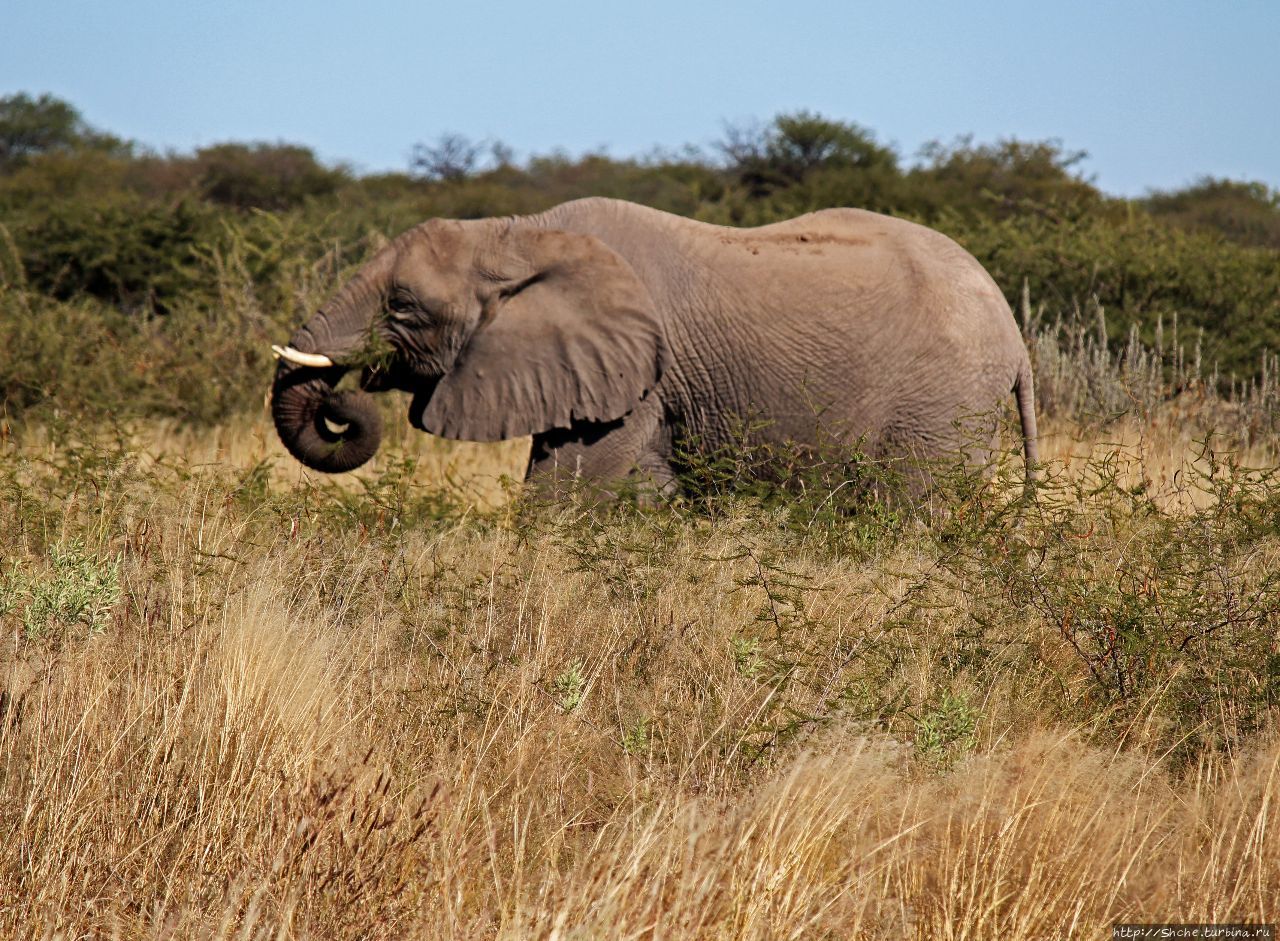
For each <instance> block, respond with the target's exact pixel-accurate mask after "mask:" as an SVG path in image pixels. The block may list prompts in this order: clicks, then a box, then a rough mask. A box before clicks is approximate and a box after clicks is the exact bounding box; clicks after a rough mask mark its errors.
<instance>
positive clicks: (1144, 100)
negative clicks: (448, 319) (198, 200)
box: [0, 0, 1280, 195]
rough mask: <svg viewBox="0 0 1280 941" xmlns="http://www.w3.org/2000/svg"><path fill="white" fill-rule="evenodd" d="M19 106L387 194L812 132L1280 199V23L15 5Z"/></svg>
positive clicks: (889, 10)
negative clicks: (568, 160) (490, 170)
mask: <svg viewBox="0 0 1280 941" xmlns="http://www.w3.org/2000/svg"><path fill="white" fill-rule="evenodd" d="M16 91H29V92H44V91H48V92H52V93H53V94H55V95H58V96H60V97H63V98H65V99H67V100H69V101H71V102H72V103H73V104H74V105H76V106H77V107H78V108H79V109H80V110H81V112H82V113H83V114H84V115H85V117H86V118H87V119H88V120H89V121H90V122H91V123H92V124H94V125H96V126H98V127H101V128H103V129H104V130H109V131H112V132H114V133H117V134H120V135H122V136H126V137H131V138H134V139H137V140H138V141H140V142H142V143H144V144H146V145H149V146H151V147H154V148H156V149H161V150H163V149H169V148H175V149H179V150H189V149H191V148H194V147H196V146H200V145H205V144H211V143H216V142H220V141H225V140H285V141H290V142H296V143H302V144H306V145H308V146H311V147H313V148H315V150H316V151H317V153H319V154H320V156H321V157H323V158H324V159H326V160H331V161H338V160H341V161H347V162H349V163H351V164H352V165H354V166H355V167H356V168H357V169H360V170H363V171H374V170H386V169H390V170H399V169H404V168H405V167H406V165H407V160H408V155H409V153H410V151H411V150H412V147H413V144H414V143H415V142H418V141H428V140H433V139H434V138H436V137H437V136H438V135H439V134H440V133H442V132H445V131H453V132H460V133H463V134H466V135H468V136H470V137H472V138H497V139H501V140H503V141H505V142H506V143H508V144H509V145H511V146H512V147H514V148H515V149H516V151H517V153H518V154H519V155H527V154H529V153H530V152H546V151H548V150H550V149H552V148H554V147H563V148H565V149H567V150H568V151H570V152H571V153H579V152H582V151H584V150H587V149H596V148H605V149H607V151H608V152H609V153H611V154H613V155H615V156H621V155H630V154H641V153H644V152H646V151H649V150H651V149H652V148H654V147H655V146H662V147H666V148H676V147H679V146H680V145H682V144H685V143H693V144H698V145H703V146H706V145H709V144H710V143H711V142H713V141H714V140H715V139H716V138H717V137H719V135H720V134H721V131H722V128H723V125H724V123H725V122H726V121H729V122H734V123H744V122H747V121H749V120H751V119H760V120H767V119H768V118H769V117H771V116H772V115H774V114H776V113H777V112H779V111H784V110H796V109H800V108H808V109H811V110H817V111H820V112H821V113H823V114H825V115H827V116H828V117H833V118H839V119H841V120H849V121H855V122H857V123H859V124H862V125H863V126H865V127H868V128H870V129H871V130H873V131H874V132H875V134H876V136H877V137H878V139H880V140H881V141H884V142H888V143H891V144H893V145H895V146H896V147H897V148H898V150H899V152H900V153H902V154H903V155H904V156H905V157H907V158H910V157H911V156H912V155H913V154H914V153H915V152H916V150H917V149H918V148H919V146H920V145H921V144H922V143H924V142H926V141H928V140H931V139H935V138H940V139H943V140H950V139H952V138H954V137H955V136H956V135H959V134H965V133H972V134H973V135H974V136H975V138H976V139H977V140H979V141H990V140H995V139H996V138H999V137H1007V136H1016V137H1020V138H1024V139H1040V138H1046V137H1057V138H1061V139H1062V141H1063V142H1064V144H1065V145H1066V146H1067V147H1068V148H1070V149H1075V150H1086V151H1088V152H1089V154H1090V157H1089V160H1088V161H1087V162H1086V163H1085V164H1084V166H1083V168H1084V170H1085V171H1086V172H1087V173H1089V174H1092V175H1094V176H1095V177H1096V180H1097V182H1098V184H1099V185H1100V186H1102V187H1103V188H1104V189H1105V190H1108V191H1109V192H1113V193H1124V194H1133V195H1137V194H1141V193H1142V192H1144V191H1145V190H1147V189H1148V188H1151V187H1157V188H1169V187H1176V186H1180V185H1183V184H1186V183H1188V182H1190V181H1191V180H1193V179H1194V178H1195V177H1196V176H1198V175H1200V174H1212V175H1215V176H1228V177H1233V178H1248V179H1260V180H1264V181H1266V182H1268V183H1270V184H1271V185H1273V186H1277V185H1280V0H1242V2H1221V0H1219V2H1216V3H1212V2H1183V0H1165V2H1118V0H1117V2H1095V0H1078V2H1070V3H1069V2H1058V3H1054V4H1044V3H1035V2H1023V3H1006V2H999V3H980V2H965V0H953V2H949V3H934V2H930V3H912V2H908V0H902V2H896V3H888V2H877V3H859V2H845V3H837V2H817V0H781V2H771V3H760V2H755V0H740V2H735V3H728V2H716V3H698V2H696V0H685V2H680V0H647V2H643V3H629V4H617V3H606V2H598V3H588V2H576V0H531V2H526V3H492V2H484V0H472V2H467V0H456V2H452V3H427V2H421V3H410V2H398V0H364V2H361V3H357V4H341V3H337V2H333V0H309V2H305V3H304V2H299V0H260V2H248V0H231V2H205V3H203V4H195V3H191V4H189V3H184V2H181V0H178V2H175V0H116V2H111V3H105V2H102V0H96V2H87V0H6V2H5V5H4V13H3V15H2V16H0V94H9V93H12V92H16Z"/></svg>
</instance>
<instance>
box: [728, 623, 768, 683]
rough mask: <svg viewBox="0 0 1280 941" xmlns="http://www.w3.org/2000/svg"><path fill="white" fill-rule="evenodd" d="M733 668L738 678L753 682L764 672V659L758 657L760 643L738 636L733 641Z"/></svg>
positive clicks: (750, 638) (742, 635)
mask: <svg viewBox="0 0 1280 941" xmlns="http://www.w3.org/2000/svg"><path fill="white" fill-rule="evenodd" d="M733 667H734V669H735V670H737V671H738V675H739V676H743V677H746V678H747V679H749V680H754V679H755V678H756V677H758V676H759V675H760V673H761V671H762V670H764V658H763V657H762V656H761V655H760V641H758V640H757V639H756V638H754V637H747V636H746V635H745V634H739V635H738V636H737V637H735V638H734V639H733Z"/></svg>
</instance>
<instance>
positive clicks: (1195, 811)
mask: <svg viewBox="0 0 1280 941" xmlns="http://www.w3.org/2000/svg"><path fill="white" fill-rule="evenodd" d="M1064 427H1065V426H1064ZM1156 427H1157V428H1158V427H1163V426H1159V425H1157V426H1156ZM1112 431H1113V432H1114V436H1115V437H1116V438H1122V437H1123V435H1122V434H1121V432H1122V431H1123V428H1122V427H1120V426H1113V428H1112ZM1180 440H1181V439H1175V440H1174V441H1172V442H1169V441H1156V440H1154V437H1153V435H1152V434H1151V433H1145V434H1144V435H1139V436H1138V437H1137V439H1136V440H1135V441H1134V442H1130V443H1121V444H1115V443H1108V441H1107V440H1106V438H1105V437H1099V436H1097V435H1096V434H1095V435H1094V436H1093V437H1090V438H1086V439H1083V440H1076V439H1072V438H1071V437H1070V436H1068V435H1066V434H1065V433H1064V432H1063V431H1059V432H1056V433H1055V432H1050V433H1049V434H1048V435H1047V436H1046V442H1045V444H1046V447H1045V450H1046V452H1047V453H1048V454H1049V455H1050V460H1049V461H1048V462H1047V466H1046V468H1045V474H1044V475H1043V479H1042V483H1041V484H1040V486H1039V488H1038V493H1037V495H1036V499H1035V500H1034V501H1032V502H1028V501H1027V500H1026V499H1024V497H1023V494H1022V487H1021V479H1020V478H1021V462H1020V459H1018V458H1016V457H1014V456H1013V455H1009V456H1007V457H1005V458H1003V459H1002V460H1001V461H999V462H997V466H996V467H995V469H994V470H993V471H992V472H991V473H990V474H989V475H987V476H980V477H974V476H972V475H970V474H955V475H948V474H947V473H945V472H943V470H942V469H938V473H937V474H936V477H935V484H934V488H933V490H932V491H931V492H930V493H929V494H928V495H927V498H916V499H914V500H913V499H910V498H907V497H903V498H900V499H897V500H896V502H893V503H891V504H890V503H885V502H883V501H878V500H877V498H876V496H875V494H874V493H867V492H863V493H857V490H856V487H855V486H854V485H853V484H850V485H848V486H845V487H843V489H837V488H840V486H841V485H840V484H839V483H838V482H835V477H834V475H835V474H836V468H837V467H839V468H840V473H843V474H846V475H847V476H846V479H849V480H854V481H855V482H856V481H858V480H870V479H872V478H874V477H875V476H876V473H873V471H874V469H875V467H876V464H875V462H874V461H872V460H871V459H869V458H868V457H867V456H866V455H862V454H857V453H853V454H849V455H846V460H845V461H844V463H842V464H838V465H837V463H835V462H834V460H833V461H831V462H822V461H820V462H818V465H817V470H816V471H815V472H814V475H815V476H803V475H802V478H801V479H800V480H797V479H796V478H795V476H794V475H792V476H787V477H780V478H778V479H777V480H776V482H775V484H772V485H771V484H768V483H767V482H766V483H765V484H760V483H754V484H751V485H750V486H742V487H729V486H722V484H723V483H724V481H725V475H726V474H728V475H730V476H732V474H733V473H734V472H733V470H732V468H730V467H728V466H727V465H725V464H724V458H723V456H721V455H710V456H707V458H706V466H702V467H699V466H698V465H697V464H696V462H693V461H690V465H691V466H690V472H691V473H692V474H694V475H695V477H697V479H695V480H692V481H689V484H690V486H689V488H688V489H687V491H686V493H685V495H684V496H681V497H679V498H677V499H676V500H675V501H674V502H672V503H669V504H664V505H660V506H657V507H654V506H651V505H649V504H648V503H647V502H645V501H640V502H638V503H634V504H633V503H630V502H628V501H627V500H625V499H624V500H623V501H621V502H620V503H617V504H614V505H612V506H601V505H599V504H597V503H595V502H592V501H590V500H585V499H584V500H581V501H568V502H562V503H557V504H551V505H539V504H537V503H533V502H530V501H528V500H527V499H524V498H521V497H519V495H518V494H517V493H516V492H515V491H513V490H512V489H511V485H510V484H507V483H504V482H503V477H504V475H505V476H507V477H510V476H511V475H514V474H517V473H518V471H519V468H520V466H521V462H522V453H521V451H520V450H519V447H518V446H516V445H512V446H503V447H499V448H493V449H484V448H481V447H479V446H476V447H472V448H460V447H451V448H440V447H437V446H435V445H432V444H431V443H430V442H429V441H427V440H425V439H421V438H419V439H418V440H416V441H401V442H397V441H392V442H391V444H390V446H389V449H388V450H387V451H386V452H385V453H384V454H383V455H381V456H380V457H379V458H378V459H377V460H376V462H375V464H374V466H372V467H371V468H370V469H368V470H365V471H362V472H360V473H359V474H357V475H353V477H352V478H349V479H345V480H343V481H341V482H334V481H322V480H318V479H316V478H313V477H311V476H310V475H308V474H306V473H304V472H300V471H299V470H298V469H297V468H296V465H292V464H290V463H289V462H288V461H287V460H286V459H285V458H283V457H282V456H281V455H280V454H279V453H278V445H276V444H275V443H274V441H273V439H272V435H271V431H270V428H269V426H266V425H264V424H263V423H261V422H260V421H255V422H253V423H250V424H245V423H241V424H239V425H237V426H232V427H230V428H227V429H225V430H223V431H221V432H219V433H218V434H216V435H213V436H210V437H208V438H205V437H203V436H197V435H193V434H191V433H189V432H185V431H181V430H175V429H173V428H172V427H169V428H165V427H162V426H154V425H153V426H146V427H139V428H134V429H126V430H121V431H119V432H115V433H112V432H111V429H110V428H108V427H99V428H94V429H88V430H86V429H82V428H74V427H69V426H63V427H58V426H48V427H45V428H43V429H40V430H34V429H33V430H31V431H29V432H26V433H23V434H21V435H19V436H17V438H16V439H10V440H9V441H8V443H7V444H6V451H5V463H4V468H5V470H4V475H3V480H2V481H0V494H3V499H4V501H5V506H6V513H5V514H4V515H3V518H0V536H2V538H3V544H4V545H5V547H6V559H5V571H6V573H8V574H7V575H6V581H5V582H4V585H5V587H4V592H5V594H4V599H3V602H2V603H0V608H3V610H4V611H5V613H4V615H3V619H4V624H5V627H6V632H5V634H6V640H5V642H4V643H5V646H4V648H3V670H2V671H0V676H3V677H4V682H3V687H4V698H3V718H2V719H0V836H2V837H3V840H4V844H5V845H6V846H7V847H9V848H10V851H9V852H7V853H6V854H5V855H4V856H3V862H0V893H2V894H3V897H4V898H6V899H7V900H8V902H7V903H6V905H5V906H3V907H0V932H2V933H4V934H6V935H10V936H15V937H21V936H24V935H25V936H32V937H46V936H47V937H52V936H65V937H75V936H82V935H84V934H86V933H95V932H96V933H97V934H99V935H103V936H108V937H109V936H113V935H114V936H119V937H141V938H155V937H213V938H258V937H261V938H269V937H270V938H274V937H298V938H368V937H374V938H377V937H385V938H403V937H424V938H428V937H429V938H435V937H453V938H478V937H500V938H529V937H544V938H553V937H554V938H570V937H583V938H586V937H601V936H609V937H636V938H649V937H654V938H656V937H681V938H683V937H688V938H696V937H715V938H723V937H734V938H766V937H784V936H785V937H866V938H877V937H902V936H908V937H920V938H931V937H937V936H939V935H951V936H961V935H965V936H977V937H987V936H994V935H997V934H998V935H1002V936H1009V937H1014V938H1020V937H1021V938H1032V937H1045V936H1078V935H1088V934H1097V933H1099V932H1103V931H1105V928H1106V926H1107V925H1109V924H1110V923H1111V922H1113V921H1116V920H1131V921H1141V920H1175V919H1193V920H1207V919H1218V920H1238V919H1267V918H1274V917H1275V909H1274V900H1275V899H1276V898H1277V897H1280V854H1277V851H1276V849H1275V842H1274V840H1272V839H1270V836H1269V833H1270V831H1271V829H1273V828H1274V826H1275V824H1276V821H1275V820H1274V819H1273V818H1274V815H1275V807H1276V806H1277V803H1276V796H1277V795H1276V787H1277V769H1278V768H1280V763H1278V762H1280V752H1277V749H1276V745H1275V739H1274V736H1273V732H1274V713H1275V708H1276V696H1277V692H1278V690H1277V681H1276V676H1277V669H1276V664H1277V662H1280V657H1278V652H1277V649H1276V640H1275V638H1276V636H1277V634H1276V627H1277V619H1278V618H1280V598H1278V597H1277V594H1276V589H1275V580H1274V576H1273V574H1272V573H1273V572H1274V571H1275V570H1276V558H1275V556H1276V554H1277V552H1280V539H1277V533H1276V524H1277V510H1276V508H1277V506H1280V504H1278V503H1277V496H1278V495H1280V490H1278V489H1277V482H1276V480H1275V479H1274V476H1273V475H1272V474H1271V473H1269V472H1267V471H1265V470H1250V469H1249V468H1247V467H1245V466H1242V462H1244V460H1245V458H1246V457H1249V455H1248V454H1242V453H1240V452H1225V453H1224V452H1220V451H1217V450H1213V448H1212V442H1207V443H1206V447H1207V450H1205V449H1203V448H1202V449H1201V450H1193V451H1186V450H1183V451H1179V450H1178V448H1180V447H1182V445H1181V444H1179V443H1178V442H1179V441H1180ZM1170 455H1180V457H1181V464H1180V467H1179V468H1178V471H1177V472H1175V473H1174V474H1173V475H1172V476H1170V475H1169V474H1168V473H1167V471H1168V467H1167V462H1168V461H1170V460H1172V459H1173V458H1171V457H1170ZM748 456H749V455H748ZM784 457H785V455H783V454H779V453H770V454H768V455H767V458H768V459H769V460H770V461H776V460H778V459H780V458H784ZM1068 458H1069V459H1070V462H1071V463H1070V465H1069V466H1068ZM824 474H831V475H833V476H831V477H830V479H827V478H825V477H824V476H823V475H824ZM699 480H701V483H702V486H699V485H698V483H699ZM824 486H825V487H826V488H827V489H826V490H825V491H824V490H823V489H822V487H824ZM846 495H848V496H849V499H847V500H846V499H845V497H846ZM855 495H856V498H855ZM513 498H514V499H513ZM68 560H70V564H69V562H68ZM72 570H75V571H82V572H85V573H89V574H88V575H86V577H85V578H84V579H82V580H81V581H82V582H83V583H84V584H85V585H97V586H99V590H98V591H97V593H96V594H94V598H96V601H95V602H94V603H93V605H90V607H89V608H86V609H84V610H86V611H87V610H92V612H93V613H92V615H91V616H90V615H76V616H72V615H68V616H66V617H60V618H46V619H45V621H44V622H43V623H44V626H43V627H42V629H41V630H36V631H33V630H29V629H26V628H24V624H26V623H29V622H31V621H32V620H33V618H34V617H35V613H33V607H34V606H35V605H36V604H37V601H36V599H37V598H38V597H42V596H41V595H40V593H41V592H45V593H46V594H48V593H50V592H52V591H53V589H52V588H50V587H47V586H57V585H58V584H60V582H59V580H60V579H61V580H64V581H65V580H66V578H67V574H66V573H67V572H68V571H72ZM113 579H114V581H113ZM111 586H115V587H114V588H112V587H111ZM108 588H110V589H111V590H107V589H108ZM36 613H38V612H36ZM24 619H25V620H24ZM59 933H60V934H59Z"/></svg>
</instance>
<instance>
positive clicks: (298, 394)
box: [271, 362, 382, 474]
mask: <svg viewBox="0 0 1280 941" xmlns="http://www.w3.org/2000/svg"><path fill="white" fill-rule="evenodd" d="M344 371H345V370H343V369H342V368H341V367H335V368H332V369H310V368H307V367H299V366H294V365H292V364H289V363H286V362H281V363H280V365H279V366H278V367H277V369H276V379H275V384H274V385H273V386H272V390H271V417H272V419H273V420H274V421H275V425H276V431H277V432H278V433H279V434H280V440H281V441H282V442H283V443H284V446H285V447H286V448H287V449H288V450H289V453H290V454H292V455H293V456H294V457H296V458H297V459H298V460H299V461H301V462H302V463H303V464H306V465H307V466H308V467H310V468H313V469H314V470H318V471H324V472H325V473H328V474H340V473H343V472H344V471H349V470H354V469H355V468H357V467H359V466H360V465H361V464H363V463H365V462H366V461H367V460H369V458H371V457H373V455H374V452H376V451H377V450H378V445H379V444H380V443H381V442H382V420H381V418H380V416H379V415H378V409H377V405H376V404H375V403H374V400H373V396H371V395H369V394H368V393H365V392H348V391H343V392H339V391H337V390H336V389H335V388H334V386H336V385H337V382H338V380H339V379H341V378H342V374H343V372H344Z"/></svg>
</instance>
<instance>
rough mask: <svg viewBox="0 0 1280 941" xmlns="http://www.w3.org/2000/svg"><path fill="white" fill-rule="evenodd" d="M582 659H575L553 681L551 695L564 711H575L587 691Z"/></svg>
mask: <svg viewBox="0 0 1280 941" xmlns="http://www.w3.org/2000/svg"><path fill="white" fill-rule="evenodd" d="M583 671H584V666H583V663H582V661H581V660H575V661H573V663H571V664H570V665H569V667H568V669H566V670H565V671H564V672H563V673H560V674H559V675H558V676H556V678H555V679H554V680H552V681H551V695H552V696H553V697H554V698H555V701H556V705H557V706H559V707H560V711H561V712H564V713H570V712H573V710H575V709H577V708H578V707H579V706H580V705H582V700H583V698H584V696H585V695H586V691H587V677H586V674H585V673H584V672H583Z"/></svg>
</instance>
